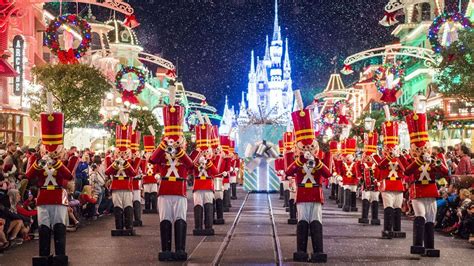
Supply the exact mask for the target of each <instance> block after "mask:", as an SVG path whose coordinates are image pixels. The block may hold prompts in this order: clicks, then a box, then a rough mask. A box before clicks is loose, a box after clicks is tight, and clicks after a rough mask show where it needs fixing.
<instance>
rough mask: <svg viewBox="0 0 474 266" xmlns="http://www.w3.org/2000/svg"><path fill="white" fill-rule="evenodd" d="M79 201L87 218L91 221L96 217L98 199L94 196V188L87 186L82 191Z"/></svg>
mask: <svg viewBox="0 0 474 266" xmlns="http://www.w3.org/2000/svg"><path fill="white" fill-rule="evenodd" d="M79 201H80V202H81V205H82V210H83V212H82V214H83V216H84V217H85V218H87V219H91V218H93V217H94V216H95V205H96V203H97V199H96V197H95V196H94V195H93V194H92V187H91V186H90V185H85V186H84V188H83V189H82V193H81V196H80V197H79Z"/></svg>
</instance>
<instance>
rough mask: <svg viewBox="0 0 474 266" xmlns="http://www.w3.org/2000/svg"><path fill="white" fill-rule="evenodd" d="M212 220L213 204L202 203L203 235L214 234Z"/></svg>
mask: <svg viewBox="0 0 474 266" xmlns="http://www.w3.org/2000/svg"><path fill="white" fill-rule="evenodd" d="M213 220H214V206H213V205H212V203H206V204H204V235H206V236H212V235H214V229H213V228H212V223H213Z"/></svg>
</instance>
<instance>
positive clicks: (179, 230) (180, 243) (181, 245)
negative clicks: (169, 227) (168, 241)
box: [174, 219, 188, 261]
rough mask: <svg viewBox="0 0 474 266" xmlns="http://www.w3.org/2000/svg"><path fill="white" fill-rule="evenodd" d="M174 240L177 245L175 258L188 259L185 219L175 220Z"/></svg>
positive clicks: (178, 259) (179, 259)
mask: <svg viewBox="0 0 474 266" xmlns="http://www.w3.org/2000/svg"><path fill="white" fill-rule="evenodd" d="M174 241H175V247H176V252H175V253H174V259H175V260H177V261H186V260H187V259H188V254H187V253H186V222H185V221H184V220H183V219H179V220H177V221H176V222H174Z"/></svg>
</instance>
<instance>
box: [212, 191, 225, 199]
mask: <svg viewBox="0 0 474 266" xmlns="http://www.w3.org/2000/svg"><path fill="white" fill-rule="evenodd" d="M214 198H215V199H224V191H215V192H214Z"/></svg>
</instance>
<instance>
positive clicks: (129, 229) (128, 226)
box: [123, 206, 135, 236]
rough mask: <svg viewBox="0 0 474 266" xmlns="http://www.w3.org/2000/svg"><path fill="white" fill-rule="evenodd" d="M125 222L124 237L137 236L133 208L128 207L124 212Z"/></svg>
mask: <svg viewBox="0 0 474 266" xmlns="http://www.w3.org/2000/svg"><path fill="white" fill-rule="evenodd" d="M123 216H124V218H123V221H124V226H125V230H123V235H125V236H133V235H135V230H133V208H132V207H130V206H128V207H126V208H125V210H123Z"/></svg>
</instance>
